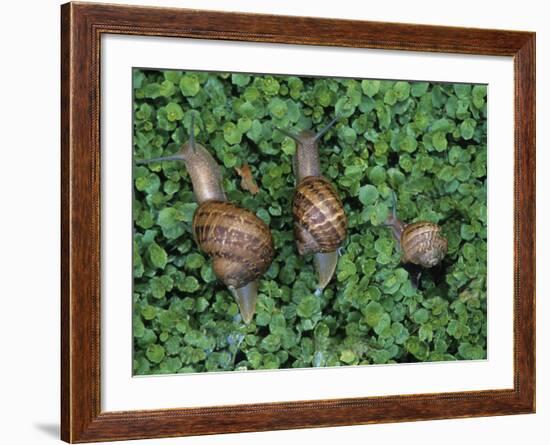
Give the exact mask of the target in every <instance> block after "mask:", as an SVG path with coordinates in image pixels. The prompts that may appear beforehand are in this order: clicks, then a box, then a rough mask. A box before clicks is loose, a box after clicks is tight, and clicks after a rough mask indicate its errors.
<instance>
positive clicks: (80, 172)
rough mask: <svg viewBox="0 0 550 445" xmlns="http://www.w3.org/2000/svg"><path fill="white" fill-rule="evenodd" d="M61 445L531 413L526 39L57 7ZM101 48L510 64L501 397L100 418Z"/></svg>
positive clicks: (529, 71)
mask: <svg viewBox="0 0 550 445" xmlns="http://www.w3.org/2000/svg"><path fill="white" fill-rule="evenodd" d="M61 34H62V43H61V63H62V65H61V66H62V70H61V110H62V119H61V146H62V159H61V171H62V178H61V202H62V209H61V221H62V226H61V233H62V243H61V261H62V262H61V269H62V274H61V289H62V293H61V313H62V317H61V333H62V341H61V369H62V373H61V438H62V439H63V440H65V441H67V442H71V443H73V442H93V441H105V440H123V439H140V438H153V437H174V436H186V435H201V434H217V433H231V432H245V431H265V430H281V429H290V428H307V427H323V426H340V425H353V424H368V423H379V422H402V421H412V420H427V419H442V418H458V417H474V416H494V415H508V414H520V413H533V412H534V411H535V34H534V33H530V32H517V31H502V30H487V29H468V28H451V27H439V26H426V25H410V24H394V23H391V24H390V23H381V22H363V21H351V20H333V19H325V18H308V17H290V16H273V15H256V14H244V13H226V12H213V11H198V10H186V9H171V8H148V7H133V6H117V5H107V4H91V3H86V4H83V3H67V4H64V5H62V7H61ZM103 34H126V35H142V36H166V37H186V38H198V39H221V40H237V41H247V42H276V43H285V44H301V45H324V46H336V47H355V48H377V49H385V50H408V51H427V52H445V53H459V54H475V55H497V56H511V57H513V60H514V73H515V80H514V82H515V86H514V88H515V91H514V96H515V110H514V112H515V128H514V134H515V142H514V143H515V176H514V184H515V190H514V206H515V209H514V387H513V389H510V390H484V391H474V392H455V393H437V394H417V395H402V396H384V397H368V398H349V399H331V400H314V401H307V400H305V401H299V402H287V403H265V404H248V405H235V406H212V407H209V408H186V409H162V410H150V411H128V412H102V410H101V404H100V398H101V393H100V360H101V348H100V337H101V332H100V305H101V295H100V231H101V227H100V199H101V196H100V182H101V177H100V162H101V156H100V134H99V132H100V121H99V116H100V113H101V104H100V56H101V45H100V38H101V36H102V35H103Z"/></svg>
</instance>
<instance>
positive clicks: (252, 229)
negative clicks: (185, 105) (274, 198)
mask: <svg viewBox="0 0 550 445" xmlns="http://www.w3.org/2000/svg"><path fill="white" fill-rule="evenodd" d="M191 128H192V130H191V133H190V139H189V142H187V143H185V144H184V145H183V146H182V148H181V150H180V151H179V152H178V153H177V154H175V155H173V156H166V157H161V158H154V159H148V160H145V161H142V162H146V163H149V162H159V161H183V162H184V163H185V167H186V169H187V171H188V173H189V176H190V178H191V183H192V186H193V193H194V195H195V199H196V200H197V202H198V204H199V207H198V208H197V209H196V210H195V213H194V215H193V222H192V228H193V234H194V237H195V241H196V242H197V244H198V246H199V247H200V249H201V250H202V251H203V252H205V253H206V254H208V255H209V256H210V258H211V259H212V270H213V271H214V274H215V275H216V277H218V279H219V280H220V281H221V282H222V283H224V284H225V285H226V286H227V287H228V288H229V290H230V291H231V293H232V294H233V296H234V298H235V300H236V301H237V304H238V305H239V310H240V312H241V317H242V319H243V321H244V322H245V323H247V324H248V323H250V321H251V320H252V317H253V316H254V313H255V310H256V300H257V296H258V279H259V278H260V276H262V275H263V274H264V273H265V272H266V271H267V269H268V268H269V266H270V265H271V262H272V260H273V256H274V247H273V238H272V236H271V232H270V230H269V227H268V226H267V225H266V224H265V223H264V222H263V221H262V220H261V219H260V218H258V217H257V216H256V215H255V214H254V213H252V212H250V211H248V210H246V209H243V208H242V207H239V206H237V205H235V204H232V203H230V202H227V198H226V196H225V192H224V190H223V187H222V176H221V170H220V167H219V165H218V164H217V163H216V161H215V160H214V158H213V157H212V155H211V154H210V153H209V152H208V150H207V149H206V148H205V147H203V146H202V145H200V144H198V143H195V140H194V122H193V121H192V123H191Z"/></svg>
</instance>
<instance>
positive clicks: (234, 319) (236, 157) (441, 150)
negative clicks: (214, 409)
mask: <svg viewBox="0 0 550 445" xmlns="http://www.w3.org/2000/svg"><path fill="white" fill-rule="evenodd" d="M336 113H337V114H338V115H340V116H341V118H340V120H339V122H338V123H337V125H335V127H334V128H333V129H331V130H330V131H329V132H328V133H327V134H326V135H325V136H324V137H323V139H322V141H321V149H320V152H321V163H322V171H323V172H324V175H325V176H326V177H328V178H329V179H330V180H331V181H332V182H333V183H334V185H335V186H336V187H337V189H338V192H339V194H340V197H341V198H342V200H343V202H344V205H345V209H346V213H347V215H348V218H349V234H348V238H347V240H346V242H345V244H344V245H343V248H342V256H341V258H340V260H339V265H338V269H337V273H336V276H335V277H334V279H333V280H332V282H331V284H330V285H329V286H328V288H327V289H326V290H325V291H324V293H323V294H322V295H320V296H317V295H315V294H314V290H315V284H316V278H315V275H314V272H313V267H312V259H311V258H308V257H306V258H301V257H299V256H298V255H297V252H296V248H295V245H294V240H293V236H292V220H291V212H290V208H291V200H292V196H293V189H294V185H295V184H294V177H293V175H292V167H291V165H292V164H291V161H292V155H293V153H294V151H295V143H294V141H293V140H292V139H291V138H289V137H286V136H284V135H282V134H281V133H280V132H277V131H274V130H273V127H274V126H280V127H282V128H289V129H293V130H295V131H298V130H300V129H305V128H312V129H314V130H316V129H319V128H322V127H323V126H324V125H325V124H326V123H327V122H329V120H330V119H331V118H333V117H334V116H335V114H336ZM192 114H194V116H195V123H196V129H195V133H196V138H197V140H198V141H199V142H200V143H202V144H203V145H204V146H206V147H207V148H208V149H209V150H210V151H211V152H212V154H213V155H214V156H215V158H216V159H217V160H218V161H219V163H220V164H221V165H222V170H223V176H224V178H225V179H224V187H225V190H226V192H227V195H228V197H229V199H230V200H231V201H233V202H235V203H239V204H240V205H242V206H244V207H246V208H248V209H250V210H252V211H253V212H255V213H256V214H257V215H258V216H259V217H260V218H262V219H263V220H264V221H265V222H266V223H267V224H268V225H269V226H270V228H271V230H272V233H273V238H274V240H275V247H276V257H275V259H274V261H273V264H272V266H271V268H270V269H269V271H268V272H267V273H266V274H265V275H264V277H263V278H262V280H261V285H260V295H259V301H258V305H257V312H256V315H255V317H254V319H253V321H252V323H251V324H250V325H249V326H245V325H244V324H243V323H242V321H241V319H240V315H239V311H238V308H237V305H236V303H235V302H234V300H233V298H232V296H231V295H230V293H229V291H228V290H227V289H226V288H225V287H224V286H223V285H222V284H221V283H220V282H219V281H217V280H216V278H215V276H214V275H213V273H212V269H211V267H210V261H209V259H208V258H207V257H206V256H205V255H204V254H202V253H201V252H200V250H199V249H198V247H197V245H196V243H195V242H194V240H193V238H192V234H191V220H192V216H193V212H194V210H195V208H196V206H197V205H196V204H195V201H194V198H193V194H192V191H191V184H190V181H189V176H188V174H187V173H186V171H185V168H184V166H183V164H182V163H179V162H162V163H152V164H147V165H136V166H135V167H134V185H135V189H134V210H133V212H134V213H133V215H134V229H135V232H134V233H135V234H134V296H133V298H134V322H133V336H134V372H135V373H136V374H157V373H178V372H201V371H222V370H244V369H265V368H291V367H311V366H339V365H358V364H359V365H365V364H371V363H402V362H415V361H442V360H461V359H482V358H485V357H486V253H487V243H486V236H487V233H486V128H487V123H486V87H485V86H483V85H467V84H444V83H428V82H404V81H378V80H353V79H326V78H305V77H301V78H299V77H287V76H270V75H261V76H256V75H246V74H225V73H206V72H181V71H152V70H151V71H145V70H134V157H135V159H146V158H152V157H157V156H161V155H168V154H172V153H175V152H176V151H178V149H179V146H180V145H181V144H182V143H183V142H185V141H186V140H187V139H188V132H189V130H190V123H191V116H192ZM243 164H249V166H250V169H251V172H252V175H253V177H254V178H255V180H256V181H257V183H258V186H259V189H260V190H259V192H258V193H257V194H252V193H250V192H249V191H247V190H244V189H243V188H242V186H241V177H240V176H239V174H238V172H237V170H236V168H239V167H242V166H243ZM392 191H395V193H396V196H397V198H398V205H397V212H398V215H399V216H400V217H401V218H402V219H403V220H404V221H406V222H414V221H419V220H428V221H432V222H436V223H439V224H440V225H441V226H442V227H443V231H444V234H445V236H446V237H447V238H448V240H449V252H448V255H447V256H446V258H445V260H444V262H443V264H442V265H441V266H440V267H438V268H435V269H434V270H426V271H424V272H423V273H422V276H421V278H420V283H419V285H418V288H416V287H415V286H414V285H413V284H412V280H411V278H410V276H412V275H413V274H414V275H415V276H416V273H417V272H418V271H417V270H414V271H413V270H411V269H410V268H405V267H404V266H403V265H402V264H400V252H399V251H398V249H397V245H396V242H395V241H394V239H393V238H392V235H391V233H390V230H388V229H387V228H386V227H384V226H383V225H382V223H383V221H384V220H385V218H386V216H387V215H388V211H389V210H390V209H391V203H392Z"/></svg>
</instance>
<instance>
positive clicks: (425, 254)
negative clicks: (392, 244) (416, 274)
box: [385, 193, 447, 268]
mask: <svg viewBox="0 0 550 445" xmlns="http://www.w3.org/2000/svg"><path fill="white" fill-rule="evenodd" d="M385 225H386V226H389V227H390V228H391V231H392V233H393V236H394V237H395V239H396V240H397V245H398V246H399V248H400V249H401V261H402V262H403V263H412V264H416V265H418V266H422V267H426V268H430V267H434V266H437V265H438V264H439V263H440V262H441V261H442V260H443V258H444V257H445V255H446V253H447V239H446V238H445V237H444V236H443V235H442V234H441V227H440V226H438V225H437V224H434V223H431V222H428V221H419V222H415V223H412V224H404V223H403V222H402V221H400V220H399V219H398V218H397V199H396V197H395V193H393V208H392V211H391V213H390V214H389V216H388V218H387V220H386V222H385Z"/></svg>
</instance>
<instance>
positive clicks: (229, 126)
mask: <svg viewBox="0 0 550 445" xmlns="http://www.w3.org/2000/svg"><path fill="white" fill-rule="evenodd" d="M242 136H243V134H242V133H241V131H240V130H239V128H238V127H237V126H236V125H235V124H234V123H233V122H227V123H226V124H225V125H224V126H223V138H224V139H225V141H226V142H227V143H228V144H231V145H234V144H239V143H240V142H241V139H242Z"/></svg>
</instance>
